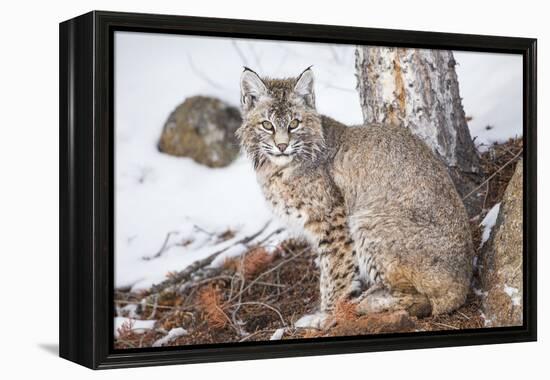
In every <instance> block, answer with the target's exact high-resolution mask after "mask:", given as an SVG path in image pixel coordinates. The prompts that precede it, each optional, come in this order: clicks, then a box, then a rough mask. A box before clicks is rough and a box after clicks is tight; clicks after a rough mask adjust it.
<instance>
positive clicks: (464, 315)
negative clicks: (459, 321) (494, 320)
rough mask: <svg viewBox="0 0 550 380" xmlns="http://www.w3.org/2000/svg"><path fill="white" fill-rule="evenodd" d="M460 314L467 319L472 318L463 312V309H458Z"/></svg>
mask: <svg viewBox="0 0 550 380" xmlns="http://www.w3.org/2000/svg"><path fill="white" fill-rule="evenodd" d="M456 312H457V313H458V314H460V315H462V316H463V317H464V318H466V319H467V320H470V317H468V316H467V315H466V314H464V313H463V312H461V311H458V310H457V311H456Z"/></svg>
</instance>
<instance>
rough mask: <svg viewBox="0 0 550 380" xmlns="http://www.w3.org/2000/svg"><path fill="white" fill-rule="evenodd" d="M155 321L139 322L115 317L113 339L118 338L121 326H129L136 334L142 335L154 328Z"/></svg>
mask: <svg viewBox="0 0 550 380" xmlns="http://www.w3.org/2000/svg"><path fill="white" fill-rule="evenodd" d="M155 322H156V321H155V320H147V321H144V320H139V319H132V318H125V317H115V322H114V323H115V338H118V335H119V334H118V330H119V329H120V328H121V327H122V325H124V324H126V326H131V328H132V331H133V332H134V333H136V334H143V333H144V332H145V331H146V330H151V329H152V328H153V327H154V326H155Z"/></svg>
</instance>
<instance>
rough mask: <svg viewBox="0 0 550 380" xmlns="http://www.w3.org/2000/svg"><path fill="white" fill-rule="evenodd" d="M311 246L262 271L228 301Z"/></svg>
mask: <svg viewBox="0 0 550 380" xmlns="http://www.w3.org/2000/svg"><path fill="white" fill-rule="evenodd" d="M308 250H309V248H304V249H303V250H302V251H301V252H299V253H297V254H295V255H294V256H292V257H290V258H288V259H286V260H283V261H281V262H280V263H279V264H277V265H275V266H274V267H273V268H270V269H269V270H267V271H265V272H262V273H260V274H259V275H258V276H257V277H256V278H255V279H254V280H253V281H251V282H250V284H248V285H247V286H246V287H245V288H244V289H242V290H241V291H239V293H238V294H237V295H235V296H233V297H232V298H231V299H229V301H228V302H231V301H234V300H235V299H236V298H238V297H239V296H241V295H242V294H243V293H244V292H246V291H247V290H248V289H250V288H251V287H252V285H254V284H255V283H257V282H258V281H259V280H260V279H261V278H262V277H264V276H266V275H268V274H269V273H271V272H273V271H276V270H277V269H279V268H280V267H282V266H283V265H285V264H286V263H288V262H290V261H292V260H294V259H296V258H297V257H299V256H301V255H302V254H303V253H304V252H306V251H308Z"/></svg>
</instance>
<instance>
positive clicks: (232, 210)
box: [113, 31, 524, 349]
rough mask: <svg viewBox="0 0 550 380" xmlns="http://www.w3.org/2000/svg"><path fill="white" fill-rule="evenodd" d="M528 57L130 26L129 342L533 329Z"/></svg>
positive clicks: (121, 127)
mask: <svg viewBox="0 0 550 380" xmlns="http://www.w3.org/2000/svg"><path fill="white" fill-rule="evenodd" d="M522 64H523V61H522V56H521V55H514V54H495V53H482V52H466V51H449V50H433V49H415V48H399V47H392V46H355V45H335V44H326V43H313V42H311V43H310V42H307V43H306V42H293V41H269V40H256V39H237V38H227V37H203V36H190V35H171V34H158V33H138V32H121V31H119V32H115V35H114V107H115V108H114V109H115V118H114V144H115V149H114V152H115V173H114V181H115V194H114V196H115V198H114V205H115V252H114V271H115V273H114V286H115V289H113V292H114V305H113V306H114V313H115V315H114V316H113V324H114V329H113V330H114V346H115V348H116V349H136V348H145V347H167V346H191V345H204V344H218V343H239V342H251V341H274V340H287V339H291V340H296V339H319V338H326V337H341V336H368V335H373V334H392V333H411V334H422V333H423V332H427V331H447V330H470V329H481V328H494V327H504V326H521V325H522V324H523V274H524V273H523V260H522V257H523V232H522V231H523V161H522V156H523V139H522V124H523V122H522V120H523V115H522V99H523V98H522V86H523V83H522Z"/></svg>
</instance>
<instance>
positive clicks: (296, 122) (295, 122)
mask: <svg viewBox="0 0 550 380" xmlns="http://www.w3.org/2000/svg"><path fill="white" fill-rule="evenodd" d="M299 125H300V120H298V119H294V120H292V121H291V122H290V124H289V125H288V130H289V131H292V130H293V129H296V128H298V126H299Z"/></svg>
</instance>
